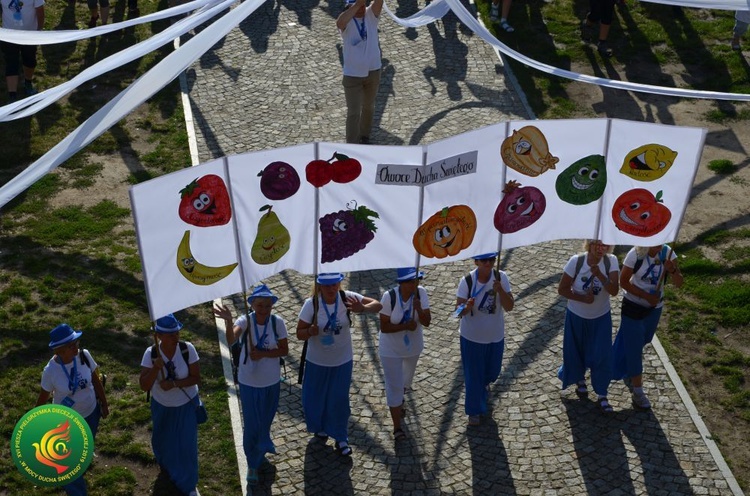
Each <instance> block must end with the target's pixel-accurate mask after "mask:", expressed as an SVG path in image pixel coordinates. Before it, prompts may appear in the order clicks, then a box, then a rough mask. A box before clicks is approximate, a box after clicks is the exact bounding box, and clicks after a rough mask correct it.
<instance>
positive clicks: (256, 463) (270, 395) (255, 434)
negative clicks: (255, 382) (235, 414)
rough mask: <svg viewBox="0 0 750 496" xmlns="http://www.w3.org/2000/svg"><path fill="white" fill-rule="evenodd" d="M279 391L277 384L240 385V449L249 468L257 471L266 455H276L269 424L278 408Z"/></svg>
mask: <svg viewBox="0 0 750 496" xmlns="http://www.w3.org/2000/svg"><path fill="white" fill-rule="evenodd" d="M280 391H281V383H279V382H277V383H276V384H273V385H271V386H268V387H264V388H256V387H252V386H247V385H245V384H240V400H241V401H242V421H243V424H244V426H243V428H244V433H243V436H242V447H243V448H244V449H245V457H247V465H248V467H250V468H253V469H258V468H259V467H260V464H261V463H262V462H263V457H264V456H265V455H266V453H274V454H275V453H276V447H275V446H274V445H273V441H272V440H271V423H272V422H273V418H274V417H275V416H276V410H277V409H278V408H279V393H280Z"/></svg>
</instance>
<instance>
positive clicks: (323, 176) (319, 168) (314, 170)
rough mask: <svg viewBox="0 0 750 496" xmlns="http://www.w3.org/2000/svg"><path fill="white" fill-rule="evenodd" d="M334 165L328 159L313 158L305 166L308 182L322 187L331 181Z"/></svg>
mask: <svg viewBox="0 0 750 496" xmlns="http://www.w3.org/2000/svg"><path fill="white" fill-rule="evenodd" d="M332 177H333V167H331V164H330V163H329V162H328V161H326V160H313V161H312V162H310V163H309V164H307V167H305V178H306V179H307V182H308V183H310V184H312V185H313V186H315V187H316V188H320V187H323V186H325V185H326V184H328V183H330V182H331V178H332Z"/></svg>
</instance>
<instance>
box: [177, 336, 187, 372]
mask: <svg viewBox="0 0 750 496" xmlns="http://www.w3.org/2000/svg"><path fill="white" fill-rule="evenodd" d="M177 345H178V346H179V347H180V353H182V359H183V360H185V365H187V366H188V367H190V362H189V361H188V360H189V359H190V352H189V351H188V347H187V343H186V342H185V341H179V342H178V343H177Z"/></svg>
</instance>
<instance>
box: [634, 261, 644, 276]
mask: <svg viewBox="0 0 750 496" xmlns="http://www.w3.org/2000/svg"><path fill="white" fill-rule="evenodd" d="M642 265H643V259H642V258H637V259H636V260H635V265H633V274H635V273H636V272H638V269H640V268H641V266H642Z"/></svg>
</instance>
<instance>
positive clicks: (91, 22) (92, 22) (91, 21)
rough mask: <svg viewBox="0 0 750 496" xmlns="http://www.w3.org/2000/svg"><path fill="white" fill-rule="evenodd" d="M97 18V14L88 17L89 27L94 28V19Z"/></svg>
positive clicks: (96, 19)
mask: <svg viewBox="0 0 750 496" xmlns="http://www.w3.org/2000/svg"><path fill="white" fill-rule="evenodd" d="M98 20H99V16H98V15H96V16H93V17H92V18H91V19H89V24H88V26H89V28H95V27H96V21H98Z"/></svg>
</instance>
